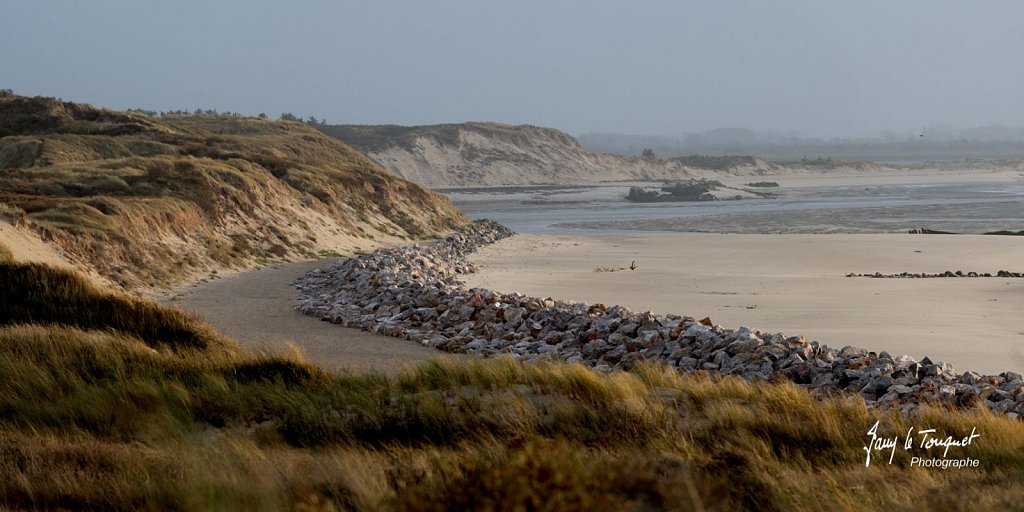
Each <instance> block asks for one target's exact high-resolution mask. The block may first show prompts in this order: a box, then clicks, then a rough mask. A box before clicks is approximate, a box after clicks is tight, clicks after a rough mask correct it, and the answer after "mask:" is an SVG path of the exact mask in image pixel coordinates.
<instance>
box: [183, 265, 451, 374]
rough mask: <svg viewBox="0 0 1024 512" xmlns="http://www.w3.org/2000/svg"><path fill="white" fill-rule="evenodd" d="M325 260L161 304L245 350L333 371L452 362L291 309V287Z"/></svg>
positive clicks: (228, 281)
mask: <svg viewBox="0 0 1024 512" xmlns="http://www.w3.org/2000/svg"><path fill="white" fill-rule="evenodd" d="M326 263H327V260H320V261H307V262H299V263H287V264H282V265H279V266H277V267H276V268H265V269H261V270H254V271H250V272H243V273H239V274H235V275H232V276H230V277H226V278H222V279H217V280H214V281H211V282H209V283H203V284H200V285H198V286H195V287H192V288H187V289H185V290H182V291H180V293H179V294H178V295H176V296H174V297H173V298H171V299H167V300H165V302H166V303H168V304H171V305H176V306H179V307H182V308H183V309H186V310H189V311H193V312H195V313H198V314H199V315H200V316H202V317H203V318H205V319H206V320H207V321H209V322H210V323H211V324H213V326H214V327H216V328H217V329H219V330H220V331H221V332H223V333H224V334H227V335H228V336H231V337H233V338H235V339H236V340H238V342H239V343H241V344H242V345H243V346H245V347H246V348H250V349H253V350H270V351H272V352H283V351H286V350H287V349H288V345H289V343H291V344H294V346H296V347H298V348H299V349H300V350H301V351H302V352H303V353H304V354H305V356H306V357H307V358H308V359H309V360H310V361H312V362H314V363H316V364H318V365H321V366H323V367H326V368H333V369H358V370H363V369H369V370H378V371H384V372H388V373H392V372H394V371H396V370H398V369H400V368H402V367H403V366H407V365H415V364H417V363H422V362H425V361H428V360H430V359H435V358H438V357H452V356H449V355H446V354H444V353H442V352H440V351H437V350H435V349H432V348H427V347H424V346H421V345H418V344H416V343H413V342H411V341H408V340H403V339H399V338H392V337H388V336H379V335H375V334H370V333H367V332H364V331H360V330H358V329H350V328H345V327H341V326H340V325H334V324H331V323H327V322H322V321H320V320H318V319H316V318H313V317H309V316H305V315H301V314H299V313H298V312H297V311H295V310H294V309H293V306H294V305H295V297H296V295H297V290H296V289H295V288H292V287H291V284H290V283H291V282H292V280H294V279H295V278H296V277H298V276H300V275H302V274H303V273H305V272H307V271H309V270H311V269H313V268H316V267H319V266H322V265H325V264H326Z"/></svg>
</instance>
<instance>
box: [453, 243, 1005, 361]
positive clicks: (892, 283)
mask: <svg viewBox="0 0 1024 512" xmlns="http://www.w3.org/2000/svg"><path fill="white" fill-rule="evenodd" d="M470 259H471V260H472V261H474V262H476V263H477V264H478V265H480V266H481V267H482V271H481V272H479V273H477V274H475V275H471V276H467V277H466V278H465V281H467V285H469V286H480V287H484V288H489V289H494V290H498V291H505V292H508V291H518V292H522V293H526V294H529V295H534V296H541V297H548V296H550V297H556V298H561V299H575V300H579V301H585V302H590V303H593V302H601V303H604V304H608V305H611V304H622V305H625V306H629V307H631V308H634V309H636V310H641V311H642V310H652V311H654V312H656V313H677V314H683V315H690V316H694V317H697V318H701V317H704V316H710V317H711V319H712V320H713V321H714V322H715V323H718V324H721V325H722V326H724V327H727V328H736V327H740V326H747V327H750V328H753V329H760V330H762V331H768V332H783V333H786V334H788V335H804V336H807V337H808V339H813V340H819V341H821V342H823V343H826V344H827V345H829V346H833V347H843V346H845V345H854V346H858V347H863V348H866V349H869V350H876V351H881V350H887V351H890V352H893V353H898V354H910V355H912V356H914V357H917V358H921V357H923V356H926V355H927V356H929V357H931V358H932V359H933V360H943V361H947V362H950V363H953V364H954V365H955V366H956V368H957V369H958V370H961V371H963V370H973V371H982V372H988V373H998V372H1000V371H1005V370H1015V371H1021V370H1024V315H1022V314H1021V311H1024V279H1000V278H978V279H968V278H964V279H867V278H847V277H845V275H846V274H847V273H849V272H857V273H867V272H872V273H873V272H882V273H899V272H904V271H907V272H943V271H946V270H954V271H955V270H963V271H965V272H968V271H979V272H995V271H997V270H1000V269H1005V270H1010V271H1014V272H1020V271H1024V237H999V236H970V235H958V236H938V235H802V234H798V235H740V234H731V235H720V234H703V233H687V234H670V235H636V236H607V235H605V236H586V235H571V236H554V235H516V236H515V237H512V238H510V239H506V240H503V241H500V242H498V243H497V244H495V245H492V246H489V247H485V248H483V249H482V250H481V251H479V252H478V253H476V254H474V255H473V256H471V258H470ZM634 260H635V261H636V263H637V265H638V267H639V268H638V269H637V270H634V271H629V270H620V271H615V272H597V271H595V269H597V268H599V267H615V268H621V267H628V266H629V265H630V263H631V262H632V261H634Z"/></svg>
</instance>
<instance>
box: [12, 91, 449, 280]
mask: <svg viewBox="0 0 1024 512" xmlns="http://www.w3.org/2000/svg"><path fill="white" fill-rule="evenodd" d="M0 204H2V205H4V212H3V213H4V215H5V216H8V217H13V218H17V220H18V222H19V223H20V224H23V225H25V226H27V227H29V228H30V229H32V230H33V231H35V232H36V233H37V234H38V235H39V236H40V237H41V238H42V239H44V240H46V241H47V242H51V243H54V244H56V245H58V246H60V248H61V249H62V250H63V251H64V252H66V253H67V254H68V255H69V256H70V257H71V259H72V260H73V261H75V262H77V263H83V264H86V265H88V266H89V267H90V268H93V269H95V270H96V271H97V272H98V273H99V274H101V275H103V276H104V277H106V278H108V279H110V280H111V281H112V282H114V283H116V284H118V285H120V286H121V287H122V288H124V289H140V288H149V289H153V288H157V289H159V288H167V287H169V286H172V285H174V284H178V283H181V282H183V281H187V280H189V279H193V278H195V277H196V276H197V275H202V274H204V273H206V272H209V271H210V270H217V269H222V268H232V267H234V268H237V267H246V266H249V265H252V264H255V263H258V262H262V261H266V260H275V259H288V258H307V257H309V256H310V255H311V254H312V255H315V254H316V251H318V250H321V249H327V248H329V247H330V246H333V245H337V244H339V243H344V242H345V241H346V240H347V239H348V238H349V237H356V236H360V235H361V233H360V232H359V231H358V230H357V228H359V227H366V228H367V229H368V230H370V233H369V235H370V236H375V237H381V238H386V237H388V236H390V237H392V238H394V239H417V238H424V237H429V236H435V235H439V234H442V233H445V232H447V231H449V230H451V229H453V228H455V227H457V226H458V225H460V224H463V223H465V222H468V219H467V218H466V217H465V216H464V215H463V214H462V213H461V212H460V211H458V210H457V209H456V208H455V207H454V206H453V205H452V204H451V202H450V201H448V199H447V198H445V197H444V196H442V195H440V194H437V193H434V192H431V191H429V190H427V189H424V188H422V187H420V186H418V185H415V184H413V183H410V182H407V181H405V180H402V179H400V178H397V177H395V176H392V175H390V174H388V173H386V172H385V171H384V170H382V169H381V168H380V167H378V166H377V165H376V164H374V163H373V162H371V161H370V160H368V159H367V158H366V157H365V156H363V155H362V154H360V153H358V152H357V151H355V150H353V149H352V148H350V147H348V146H346V145H345V144H343V143H341V142H339V141H338V140H335V139H332V138H330V137H328V136H326V135H323V134H321V133H320V132H318V131H316V130H314V129H313V128H310V127H309V126H306V125H305V124H302V123H294V122H282V121H271V120H266V119H257V118H245V117H233V116H214V115H199V116H162V117H150V116H146V115H143V114H140V113H136V112H114V111H109V110H105V109H98V108H94V107H92V106H90V105H83V104H75V103H68V102H62V101H58V100H56V99H54V98H40V97H37V98H27V97H19V96H10V97H2V98H0ZM326 233H331V235H330V236H333V237H334V240H333V241H332V240H328V239H326V237H325V234H326ZM332 242H333V244H332Z"/></svg>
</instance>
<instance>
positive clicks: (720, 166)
mask: <svg viewBox="0 0 1024 512" xmlns="http://www.w3.org/2000/svg"><path fill="white" fill-rule="evenodd" d="M669 160H674V161H676V162H679V163H681V164H683V165H685V166H687V167H693V168H695V169H711V170H716V171H732V170H736V169H740V168H743V167H758V166H764V165H765V162H764V161H763V160H761V159H759V158H757V157H753V156H736V155H725V156H713V155H687V156H677V157H675V158H670V159H669Z"/></svg>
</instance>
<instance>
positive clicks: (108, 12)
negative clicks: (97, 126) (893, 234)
mask: <svg viewBox="0 0 1024 512" xmlns="http://www.w3.org/2000/svg"><path fill="white" fill-rule="evenodd" d="M0 13H2V14H0V88H11V89H14V90H15V91H16V92H19V93H21V94H28V95H47V96H60V97H63V98H65V99H70V100H75V101H85V102H90V103H93V104H96V105H99V106H108V107H114V108H127V107H141V108H147V109H154V110H169V109H178V108H188V109H194V108H217V109H219V110H231V111H240V112H244V113H251V114H256V113H259V112H266V113H267V114H270V115H272V116H277V115H279V114H280V113H281V112H285V111H288V112H294V113H296V114H299V115H303V116H308V115H310V114H313V115H316V116H317V117H325V118H327V120H328V121H330V122H332V123H360V124H362V123H369V124H382V123H395V124H432V123H441V122H458V121H467V120H481V121H501V122H507V123H530V124H537V125H543V126H554V127H558V128H562V129H564V130H567V131H569V132H571V133H575V134H579V133H581V132H591V131H596V132H619V133H632V134H668V135H677V134H681V133H684V132H690V131H700V130H704V129H709V128H719V127H745V128H752V129H755V130H764V131H775V132H790V131H793V132H799V133H801V134H804V135H820V136H833V135H840V136H846V135H875V134H877V133H878V132H880V131H881V130H884V129H890V130H920V129H921V127H922V126H925V125H928V124H932V123H937V122H942V123H947V124H950V125H953V126H956V127H972V126H978V125H985V124H990V123H1001V124H1006V125H1024V2H1021V1H1019V0H1007V1H978V2H967V1H962V0H958V1H943V0H921V1H916V0H915V1H910V0H900V1H892V0H886V1H850V0H844V1H825V0H814V1H782V0H778V1H768V0H761V1H745V2H739V1H724V0H715V1H705V2H692V1H680V0H665V1H646V2H645V1H631V2H626V1H615V2H605V1H600V2H599V1H588V2H584V1H571V0H543V1H533V0H514V1H513V0H506V1H500V2H499V1H488V0H452V1H443V2H440V1H439V2H430V1H426V0H418V1H412V0H408V1H387V0H376V1H375V0H364V1H358V2H353V1H301V0H298V1H291V2H281V1H267V0H248V1H244V2H243V1H217V0H207V1H174V2H167V1H165V2H153V1H147V0H123V1H122V0H116V1H115V0H93V1H73V0H65V1H49V0H21V1H14V0H0Z"/></svg>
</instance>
